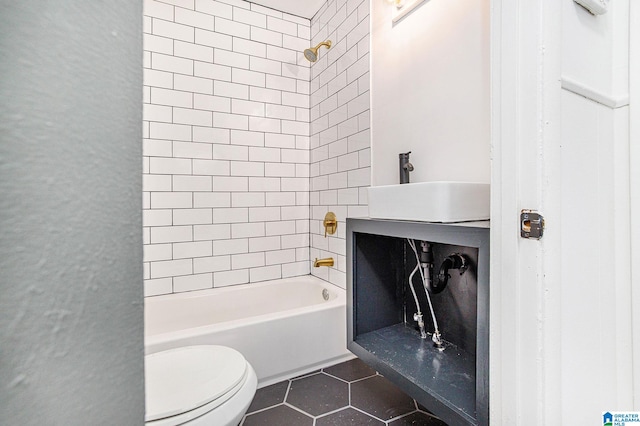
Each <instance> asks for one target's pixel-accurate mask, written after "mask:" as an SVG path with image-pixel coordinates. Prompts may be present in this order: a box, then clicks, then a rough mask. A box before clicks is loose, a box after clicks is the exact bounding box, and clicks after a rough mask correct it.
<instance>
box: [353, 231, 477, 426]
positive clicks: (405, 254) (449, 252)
mask: <svg viewBox="0 0 640 426" xmlns="http://www.w3.org/2000/svg"><path fill="white" fill-rule="evenodd" d="M409 239H410V240H412V241H414V242H415V247H416V250H417V251H418V254H419V256H418V258H419V259H420V260H421V262H420V263H422V264H423V265H427V264H428V265H429V267H425V268H424V269H423V271H425V270H426V271H428V272H427V273H429V274H430V277H431V280H430V284H431V286H430V289H431V291H429V298H430V300H431V306H432V307H433V315H435V318H436V322H437V324H438V330H439V331H440V335H441V338H442V344H441V345H440V347H436V345H435V344H434V342H433V340H432V337H433V333H434V331H435V323H434V321H433V315H432V310H431V308H430V304H429V301H428V300H427V294H426V293H427V291H426V290H425V288H424V282H423V281H422V278H421V277H420V274H419V273H414V276H413V280H412V281H413V283H414V285H413V287H414V289H415V296H414V295H413V292H412V291H411V288H410V286H409V277H410V276H411V274H412V272H414V270H416V269H415V268H416V265H417V264H418V263H419V262H418V261H417V260H416V255H415V254H414V251H413V249H412V248H411V245H410V244H409V241H408V240H409ZM423 242H424V243H423ZM421 247H424V248H422V250H423V251H425V252H426V251H427V250H428V251H429V252H430V254H429V256H428V259H429V262H428V263H427V262H423V259H426V258H427V257H423V258H420V255H422V253H420V251H421ZM424 256H426V254H425V255H424ZM458 259H460V260H461V261H457V260H458ZM461 262H462V263H463V265H462V266H460V263H461ZM347 265H348V267H347V323H348V324H347V325H348V330H347V339H348V342H347V345H348V348H349V350H350V351H351V352H353V353H354V354H355V355H357V356H358V357H359V358H360V359H362V360H363V361H364V362H365V363H367V364H369V365H370V366H371V367H373V368H375V369H376V370H377V371H378V372H380V374H382V375H384V376H385V377H386V378H387V379H389V380H390V381H392V382H393V383H395V384H396V385H397V386H398V387H400V388H401V389H402V390H404V391H405V392H406V393H407V394H409V395H410V396H412V397H413V398H415V399H416V400H417V401H418V402H419V403H420V404H421V405H423V406H424V407H425V408H426V409H427V410H429V411H431V412H432V413H434V414H435V415H436V416H438V417H439V418H441V419H442V420H444V421H445V422H446V423H447V424H449V425H488V424H489V222H488V221H487V222H469V223H455V224H441V223H426V222H408V221H392V220H376V219H347ZM455 266H458V268H455ZM416 298H417V299H418V304H417V305H416ZM418 310H421V312H422V316H423V319H424V323H425V328H426V332H427V338H421V333H420V330H419V327H418V325H417V322H416V321H415V320H414V315H415V314H416V312H417V311H418ZM436 340H437V339H436Z"/></svg>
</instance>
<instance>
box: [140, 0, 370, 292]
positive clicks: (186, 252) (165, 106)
mask: <svg viewBox="0 0 640 426" xmlns="http://www.w3.org/2000/svg"><path fill="white" fill-rule="evenodd" d="M368 14H369V6H368V1H367V0H364V1H362V0H357V1H346V0H341V1H330V2H328V3H327V4H325V5H324V6H323V8H322V9H321V10H320V11H319V12H318V14H317V15H316V16H315V17H314V18H313V19H312V20H311V21H309V20H307V19H304V18H300V17H297V16H293V15H289V14H286V13H282V12H279V11H276V10H273V9H268V8H265V7H262V6H258V5H256V4H253V3H250V2H246V1H243V0H221V1H215V0H173V1H170V0H163V1H154V0H146V1H145V3H144V67H145V69H144V124H143V125H144V127H143V136H144V140H143V155H144V157H143V161H144V163H143V173H144V174H143V191H144V192H143V206H144V216H143V225H144V230H143V231H144V243H145V245H144V267H145V269H144V271H145V295H146V296H151V295H158V294H166V293H172V292H182V291H191V290H198V289H205V288H212V287H222V286H228V285H234V284H244V283H249V282H256V281H264V280H270V279H277V278H285V277H290V276H296V275H306V274H309V273H310V272H312V273H314V274H316V275H319V276H320V277H322V278H324V279H327V280H329V281H331V282H333V283H335V284H338V285H340V286H342V287H344V285H345V278H344V273H345V270H346V269H345V261H344V260H345V258H344V254H345V253H344V252H345V240H344V220H345V218H346V216H347V214H349V215H352V216H355V215H358V214H360V213H363V212H364V213H366V194H365V192H364V187H366V186H368V185H369V132H368V128H369V113H368V110H369V99H368V97H369V93H368V90H369V77H368V70H369V60H368V51H369V49H368V44H369V37H368V33H369V24H368ZM327 38H328V39H331V40H332V41H333V43H334V44H333V47H332V48H331V50H329V51H326V50H321V51H320V53H319V60H318V62H316V63H315V64H313V66H310V64H309V62H307V61H306V59H304V57H303V55H302V52H303V50H304V49H305V48H307V47H309V46H310V45H312V44H313V45H315V44H317V42H318V41H322V40H324V39H327ZM322 49H324V48H322ZM329 210H332V211H334V212H335V213H336V214H337V215H338V218H339V221H340V224H339V227H338V233H337V234H336V235H334V236H330V237H328V238H326V239H325V238H324V235H323V233H321V231H320V229H321V219H322V217H324V213H325V212H326V211H329ZM327 256H333V257H334V258H335V259H336V260H337V262H336V266H335V267H334V268H331V269H329V268H322V270H318V269H317V268H312V267H311V263H310V259H312V258H313V257H327ZM311 269H314V270H313V271H311Z"/></svg>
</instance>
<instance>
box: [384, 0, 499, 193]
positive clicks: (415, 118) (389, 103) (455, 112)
mask: <svg viewBox="0 0 640 426" xmlns="http://www.w3.org/2000/svg"><path fill="white" fill-rule="evenodd" d="M394 7H395V6H393V5H392V4H389V2H385V1H373V2H372V15H371V16H372V34H371V45H372V47H371V49H372V61H371V93H372V100H371V102H372V104H371V123H372V125H371V132H372V141H371V168H372V178H371V179H372V182H371V184H372V185H374V186H375V185H389V184H396V183H399V176H398V154H399V153H401V152H407V151H411V152H412V154H411V162H412V163H413V165H414V166H415V170H414V171H413V172H412V173H411V181H412V182H425V181H434V180H459V181H460V180H462V181H472V182H487V183H488V182H489V138H490V134H489V130H490V129H489V127H490V126H489V124H490V120H489V118H490V115H489V113H490V111H489V0H482V1H479V2H474V4H473V5H470V4H469V2H468V1H465V0H453V1H427V2H425V3H423V4H422V5H420V6H419V7H418V8H416V9H415V10H414V11H413V12H412V13H411V14H409V15H408V16H406V17H405V18H404V19H403V20H401V21H399V22H398V23H397V24H395V25H392V22H391V18H392V12H393V10H392V9H393V8H394Z"/></svg>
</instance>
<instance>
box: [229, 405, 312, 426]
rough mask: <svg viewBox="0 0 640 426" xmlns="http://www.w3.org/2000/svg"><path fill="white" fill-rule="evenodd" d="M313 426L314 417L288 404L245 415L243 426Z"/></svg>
mask: <svg viewBox="0 0 640 426" xmlns="http://www.w3.org/2000/svg"><path fill="white" fill-rule="evenodd" d="M271 425H278V426H312V425H313V419H312V418H311V417H309V416H307V415H305V414H304V413H301V412H300V411H298V410H294V409H293V408H291V407H287V406H286V405H278V406H276V407H273V408H269V409H267V410H264V411H260V412H258V413H254V414H249V415H248V416H246V417H245V419H244V422H243V423H242V426H271Z"/></svg>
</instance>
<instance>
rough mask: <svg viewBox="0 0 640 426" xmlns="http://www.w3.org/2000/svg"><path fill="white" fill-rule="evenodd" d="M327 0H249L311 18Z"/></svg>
mask: <svg viewBox="0 0 640 426" xmlns="http://www.w3.org/2000/svg"><path fill="white" fill-rule="evenodd" d="M326 1H327V0H251V2H252V3H256V4H259V5H261V6H265V7H270V8H271V9H276V10H279V11H280V12H286V13H290V14H292V15H296V16H301V17H303V18H307V19H311V18H313V15H315V14H316V12H317V11H318V10H320V8H321V7H322V5H323V4H325V2H326Z"/></svg>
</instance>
